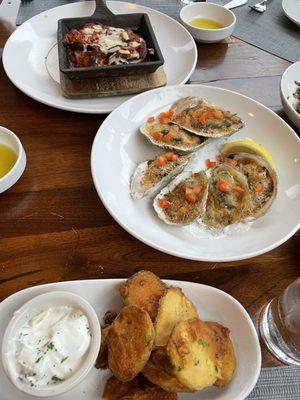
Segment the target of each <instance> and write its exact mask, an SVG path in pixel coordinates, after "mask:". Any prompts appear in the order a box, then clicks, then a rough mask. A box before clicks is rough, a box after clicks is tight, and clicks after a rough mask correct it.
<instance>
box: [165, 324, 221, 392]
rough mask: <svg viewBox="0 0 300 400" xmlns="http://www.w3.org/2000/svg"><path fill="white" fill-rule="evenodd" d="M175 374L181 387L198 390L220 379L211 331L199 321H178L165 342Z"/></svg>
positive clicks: (215, 348) (215, 346) (214, 342)
mask: <svg viewBox="0 0 300 400" xmlns="http://www.w3.org/2000/svg"><path fill="white" fill-rule="evenodd" d="M167 353H168V355H169V357H170V361H171V363H172V364H173V366H174V375H175V376H176V378H177V379H178V381H179V382H180V383H181V384H183V385H184V386H186V387H188V388H190V389H192V390H201V389H203V388H205V387H207V386H211V385H213V384H214V383H215V382H216V380H217V379H218V378H220V372H219V370H220V362H219V360H218V359H217V345H216V341H215V338H214V334H213V332H212V330H211V329H210V328H209V327H208V326H207V325H206V324H205V322H203V321H201V320H200V319H199V318H194V319H190V320H187V321H181V322H179V323H178V324H177V325H176V326H175V328H174V329H173V331H172V334H171V336H170V338H169V340H168V344H167Z"/></svg>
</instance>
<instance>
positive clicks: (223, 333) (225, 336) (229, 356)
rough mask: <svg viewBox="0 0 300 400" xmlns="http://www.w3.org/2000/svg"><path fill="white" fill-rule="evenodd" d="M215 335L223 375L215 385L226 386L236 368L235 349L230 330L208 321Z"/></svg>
mask: <svg viewBox="0 0 300 400" xmlns="http://www.w3.org/2000/svg"><path fill="white" fill-rule="evenodd" d="M206 324H207V325H208V326H209V327H210V329H211V330H212V331H213V333H214V335H215V339H216V342H217V347H218V353H217V354H218V358H219V360H220V361H221V377H220V378H219V379H217V380H216V382H215V386H218V387H223V386H226V385H227V384H228V383H229V382H230V381H231V380H232V377H233V373H234V370H235V368H236V359H235V355H234V349H233V345H232V342H231V340H230V337H229V334H230V330H229V329H228V328H226V327H225V326H223V325H221V324H218V323H217V322H206Z"/></svg>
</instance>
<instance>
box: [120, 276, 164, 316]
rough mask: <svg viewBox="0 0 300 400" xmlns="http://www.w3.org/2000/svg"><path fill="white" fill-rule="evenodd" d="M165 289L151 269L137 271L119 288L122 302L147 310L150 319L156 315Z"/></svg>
mask: <svg viewBox="0 0 300 400" xmlns="http://www.w3.org/2000/svg"><path fill="white" fill-rule="evenodd" d="M165 290H166V286H165V284H164V283H163V282H162V281H161V280H160V279H159V277H158V276H156V275H155V274H153V273H152V272H151V271H139V272H137V273H136V274H134V275H133V276H132V277H131V278H129V279H128V280H127V281H126V282H125V283H123V284H122V285H121V286H120V288H119V291H120V295H121V297H123V300H124V304H125V305H134V306H137V307H140V308H142V309H143V310H145V311H147V312H148V314H149V315H150V317H151V319H152V321H154V319H155V317H156V315H157V309H158V303H159V299H160V298H161V296H162V295H163V294H164V293H165Z"/></svg>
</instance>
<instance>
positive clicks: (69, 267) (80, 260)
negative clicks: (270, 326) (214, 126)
mask: <svg viewBox="0 0 300 400" xmlns="http://www.w3.org/2000/svg"><path fill="white" fill-rule="evenodd" d="M6 38H7V32H5V30H4V26H3V24H1V25H0V47H3V45H4V43H5V40H6ZM288 65H289V63H288V62H287V61H284V60H282V59H280V58H278V57H275V56H273V55H270V54H268V53H266V52H264V51H262V50H259V49H257V48H255V47H253V46H251V45H249V44H246V43H244V42H241V41H239V40H236V39H231V40H229V41H228V43H221V44H216V45H201V46H199V60H198V63H197V67H196V70H195V72H194V74H193V75H192V77H191V83H199V84H200V83H205V84H207V85H212V86H219V87H223V88H227V89H232V90H235V91H237V92H239V93H243V94H246V95H248V96H250V97H252V98H254V99H255V100H258V101H260V102H262V103H263V104H265V105H266V106H268V107H270V108H271V109H273V110H274V111H276V112H278V113H279V114H280V115H282V110H281V103H280V98H279V81H280V76H281V74H282V73H283V71H284V70H285V69H286V68H287V67H288ZM20 67H21V66H20ZM0 90H1V96H0V110H1V111H0V115H1V122H0V123H1V125H3V126H5V127H7V128H9V129H11V130H12V131H14V132H16V133H17V135H18V136H19V137H20V139H21V141H22V143H23V145H24V147H25V149H26V152H27V157H28V164H27V168H26V171H25V173H24V175H23V177H22V178H21V180H20V181H19V182H18V183H17V184H16V185H15V186H14V187H13V188H11V189H10V190H8V191H7V192H6V193H4V194H1V195H0V300H3V299H4V298H6V297H7V296H9V295H11V294H13V293H15V292H17V291H18V290H21V289H24V288H27V287H30V286H34V285H40V284H43V283H48V282H57V281H64V280H73V279H89V278H99V279H103V278H119V277H128V276H130V275H131V274H133V273H134V272H136V271H138V270H140V269H149V270H152V271H153V272H155V273H156V274H158V275H159V276H160V277H162V278H169V279H181V280H189V281H193V282H200V283H204V284H208V285H212V286H215V287H218V288H220V289H222V290H225V291H226V292H228V293H230V294H231V295H232V296H234V297H235V298H236V299H238V300H239V301H240V302H241V303H242V304H243V305H244V306H245V307H246V309H247V310H248V312H249V313H250V315H251V317H252V318H253V320H254V321H255V323H257V319H258V315H259V311H260V309H261V307H262V306H263V304H265V303H266V302H267V301H268V300H270V299H271V298H273V297H274V296H276V295H278V294H279V293H280V292H281V291H282V290H283V289H284V288H285V287H286V286H287V285H288V284H289V283H290V282H292V281H293V280H294V279H295V278H296V277H297V276H298V275H299V271H298V268H299V245H300V241H299V234H296V235H294V237H293V238H291V239H290V240H288V241H287V242H286V243H285V244H283V245H281V246H280V247H279V248H277V249H275V250H273V251H271V252H269V253H267V254H264V255H262V256H259V257H256V258H253V259H250V260H245V261H239V262H229V263H219V264H216V263H208V262H196V261H186V260H183V259H180V258H176V257H172V256H169V255H167V254H164V253H161V252H159V251H157V250H154V249H152V248H151V247H148V246H147V245H145V244H143V243H141V242H139V241H138V240H137V239H135V238H134V237H132V236H131V235H130V234H128V233H127V232H126V231H125V230H124V229H122V228H121V227H120V226H119V225H118V224H117V223H116V222H115V221H114V220H113V218H112V217H111V216H110V214H109V213H108V212H107V211H106V209H105V208H104V206H103V205H102V203H101V201H100V199H99V198H98V196H97V194H96V191H95V189H94V186H93V182H92V177H91V172H90V152H91V146H92V142H93V139H94V136H95V134H96V132H97V130H98V128H99V125H101V123H102V121H103V120H104V118H105V116H101V115H87V114H75V113H71V112H65V111H61V110H57V109H54V108H50V107H47V106H45V105H43V104H40V103H38V102H36V101H34V100H32V99H31V98H29V97H27V96H26V95H24V94H23V93H21V92H20V91H19V90H18V89H17V88H15V87H14V86H13V84H12V83H11V82H10V81H9V79H8V78H7V76H6V75H5V73H4V71H3V67H2V64H1V66H0ZM263 360H264V362H263V364H264V366H275V365H279V362H278V361H276V360H275V359H274V358H273V357H272V356H271V355H270V354H269V353H268V352H267V351H266V350H263Z"/></svg>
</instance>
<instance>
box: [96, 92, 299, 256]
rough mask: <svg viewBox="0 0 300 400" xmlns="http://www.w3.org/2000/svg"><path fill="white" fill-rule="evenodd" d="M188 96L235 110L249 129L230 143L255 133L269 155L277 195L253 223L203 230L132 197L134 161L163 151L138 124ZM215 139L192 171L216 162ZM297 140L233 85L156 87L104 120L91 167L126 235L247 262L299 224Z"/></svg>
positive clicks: (166, 248)
mask: <svg viewBox="0 0 300 400" xmlns="http://www.w3.org/2000/svg"><path fill="white" fill-rule="evenodd" d="M184 96H201V97H204V98H206V99H207V100H209V101H211V102H212V103H215V104H216V105H218V106H221V107H223V108H227V109H229V110H231V111H232V112H236V113H238V114H239V115H240V116H241V117H242V119H243V120H244V121H245V123H246V126H245V127H244V128H243V129H242V130H240V131H239V132H238V133H236V134H234V135H232V136H231V137H230V138H229V139H228V140H229V141H230V140H235V139H238V138H245V137H250V138H252V139H253V140H255V141H256V142H258V143H260V144H262V145H263V146H264V147H266V149H267V150H269V152H270V153H271V154H272V156H273V159H274V163H275V169H276V171H277V173H278V177H279V187H278V195H277V198H276V199H275V201H274V203H273V205H272V207H271V209H270V210H269V211H268V212H267V214H266V215H264V216H263V217H262V218H259V219H257V220H256V221H254V222H252V223H251V224H247V225H245V224H243V225H242V226H240V227H239V229H232V230H231V231H230V233H229V234H228V235H226V236H224V235H223V236H222V235H221V236H214V235H211V234H210V233H207V232H202V231H200V230H199V228H198V224H197V223H193V224H191V225H187V226H181V227H180V226H169V225H166V224H165V223H163V222H162V221H160V220H159V219H158V218H157V216H156V214H155V213H154V210H153V207H152V205H151V201H150V200H149V199H142V200H133V199H132V198H131V196H130V189H129V183H130V178H131V175H132V173H133V172H134V170H135V167H136V164H137V163H138V162H140V161H144V160H148V159H151V158H154V157H155V156H156V155H157V154H158V153H160V152H161V151H160V150H157V149H156V147H155V146H153V145H151V144H150V143H148V142H147V141H146V140H145V138H144V137H142V135H141V134H139V127H140V126H141V125H142V124H143V123H144V122H145V121H146V119H147V117H149V116H151V115H155V114H157V113H158V112H160V111H161V110H162V109H165V108H168V107H170V105H171V104H172V103H173V102H174V101H175V100H177V99H179V98H181V97H184ZM222 143H224V139H223V141H222V140H220V139H218V140H216V141H214V142H212V143H211V144H210V145H207V146H206V147H203V148H202V149H199V150H198V152H197V154H196V156H195V159H194V160H192V162H191V165H190V167H189V166H187V167H186V170H188V169H191V170H194V171H198V170H201V169H205V160H206V159H207V158H210V159H215V157H216V154H217V152H218V147H219V146H220V144H222ZM299 163H300V140H299V138H298V137H297V135H296V134H295V132H294V131H293V130H292V129H291V128H290V127H289V126H288V125H287V124H286V123H285V122H284V121H283V120H282V119H281V118H280V117H278V116H277V115H276V114H275V113H274V112H273V111H271V110H269V109H268V108H266V107H265V106H263V105H262V104H260V103H257V102H256V101H254V100H252V99H250V98H248V97H246V96H243V95H240V94H238V93H234V92H231V91H229V90H225V89H220V88H215V87H207V86H202V85H185V86H177V87H169V88H162V89H157V90H153V91H150V92H146V93H143V94H141V95H138V96H136V97H134V98H133V99H130V100H128V101H127V102H126V103H124V104H122V105H121V106H120V107H119V108H118V109H117V110H115V111H114V112H113V113H112V114H110V115H109V116H108V117H107V119H106V120H105V121H104V123H103V124H102V125H101V127H100V129H99V131H98V134H97V135H96V137H95V141H94V144H93V148H92V155H91V168H92V175H93V179H94V184H95V187H96V189H97V191H98V194H99V196H100V198H101V200H102V202H103V204H104V205H105V207H106V208H107V209H108V211H109V212H110V213H111V215H112V216H113V217H114V218H115V219H116V221H117V222H118V223H119V224H120V225H121V226H122V227H123V228H124V229H126V230H127V231H128V232H129V233H131V234H132V235H133V236H135V237H136V238H138V239H139V240H141V241H143V242H145V243H147V244H148V245H150V246H152V247H154V248H155V249H158V250H161V251H163V252H165V253H169V254H172V255H175V256H178V257H183V258H188V259H192V260H201V261H213V262H223V261H234V260H242V259H246V258H250V257H254V256H257V255H259V254H262V253H265V252H267V251H270V250H272V249H274V248H275V247H277V246H279V245H280V244H282V243H283V242H285V241H286V240H287V239H288V238H290V237H291V236H292V235H293V234H294V233H295V232H296V231H297V230H298V228H299V226H300V206H299V204H300V175H299Z"/></svg>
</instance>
